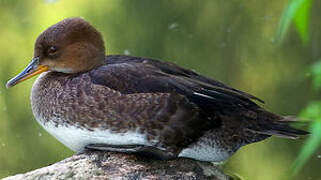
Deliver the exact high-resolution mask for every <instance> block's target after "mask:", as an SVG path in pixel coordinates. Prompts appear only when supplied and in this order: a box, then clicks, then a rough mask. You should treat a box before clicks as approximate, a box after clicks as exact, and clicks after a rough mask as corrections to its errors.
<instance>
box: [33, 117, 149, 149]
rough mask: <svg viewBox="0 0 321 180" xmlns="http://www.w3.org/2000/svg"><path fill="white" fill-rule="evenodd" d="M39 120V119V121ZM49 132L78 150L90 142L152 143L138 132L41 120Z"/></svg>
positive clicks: (70, 147)
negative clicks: (87, 127) (118, 131)
mask: <svg viewBox="0 0 321 180" xmlns="http://www.w3.org/2000/svg"><path fill="white" fill-rule="evenodd" d="M38 122H39V121H38ZM39 123H40V124H41V125H42V126H43V127H44V129H46V131H47V132H49V133H50V134H51V135H52V136H54V137H55V138H56V139H57V140H59V141H60V142H61V143H63V144H64V145H65V146H67V147H68V148H69V149H71V150H73V151H75V152H78V151H81V150H83V149H84V148H85V146H86V145H88V144H110V145H133V144H135V145H150V143H149V142H148V141H147V138H146V136H145V135H144V134H141V133H138V132H133V131H132V132H126V133H113V132H111V131H110V130H102V129H99V128H97V129H94V131H89V130H87V129H85V128H82V129H80V128H76V127H74V126H68V127H66V126H61V125H58V127H56V126H55V125H54V124H53V123H51V122H50V121H49V122H46V123H45V124H43V123H42V122H39Z"/></svg>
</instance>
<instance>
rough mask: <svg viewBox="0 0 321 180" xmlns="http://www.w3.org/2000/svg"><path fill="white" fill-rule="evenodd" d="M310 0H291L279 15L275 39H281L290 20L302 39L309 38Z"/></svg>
mask: <svg viewBox="0 0 321 180" xmlns="http://www.w3.org/2000/svg"><path fill="white" fill-rule="evenodd" d="M311 4H312V0H291V1H290V2H289V5H288V6H287V8H286V10H285V11H284V12H283V14H282V16H281V21H280V24H279V28H278V32H277V39H278V40H283V39H284V37H285V34H286V32H287V30H288V28H289V26H290V23H291V22H294V24H295V27H296V30H297V31H298V33H299V35H300V37H301V39H302V41H303V42H304V43H307V41H308V40H309V33H308V31H309V20H310V18H309V17H310V8H311Z"/></svg>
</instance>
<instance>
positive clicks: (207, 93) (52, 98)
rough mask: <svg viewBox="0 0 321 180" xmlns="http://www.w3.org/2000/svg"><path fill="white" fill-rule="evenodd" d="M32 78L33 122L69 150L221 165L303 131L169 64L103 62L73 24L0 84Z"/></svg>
mask: <svg viewBox="0 0 321 180" xmlns="http://www.w3.org/2000/svg"><path fill="white" fill-rule="evenodd" d="M38 74H40V75H39V77H38V78H37V80H36V81H35V82H34V84H33V86H32V90H31V107H32V112H33V115H34V116H35V119H36V120H37V121H38V123H39V124H40V125H41V126H42V127H43V128H44V129H45V130H46V131H47V132H48V133H49V134H51V135H52V136H54V137H55V138H56V139H57V140H58V141H60V142H61V143H62V144H64V145H65V146H67V147H68V148H69V149H71V150H72V151H74V152H82V151H84V150H101V151H115V152H123V153H138V154H146V155H152V156H155V157H158V158H161V159H165V160H170V159H175V158H189V159H194V160H198V161H206V162H222V161H225V160H226V159H228V158H229V157H230V156H232V155H233V154H234V153H235V152H236V151H237V150H238V149H240V148H241V147H242V146H244V145H247V144H251V143H255V142H258V141H262V140H265V139H267V138H269V137H271V136H279V137H283V138H290V139H296V138H298V137H300V136H303V135H306V134H308V132H307V131H304V130H301V129H297V128H293V127H291V126H290V125H291V124H292V123H293V122H294V120H293V118H289V117H287V116H281V115H277V114H275V113H272V112H269V111H267V110H265V109H264V108H262V107H261V106H260V105H259V103H263V101H262V100H261V99H259V98H257V97H255V96H253V95H251V94H249V93H246V92H243V91H240V90H237V89H235V88H232V87H230V86H227V85H225V84H224V83H222V82H219V81H217V80H214V79H211V78H208V77H205V76H202V75H200V74H198V73H196V72H194V71H192V70H189V69H185V68H183V67H179V66H178V65H176V64H174V63H170V62H165V61H162V60H157V59H152V58H146V57H134V56H125V55H107V56H106V54H105V46H104V40H103V37H102V35H101V33H100V32H99V31H98V30H96V29H95V28H94V27H93V26H92V25H91V24H90V23H89V22H87V21H86V20H84V19H83V18H79V17H74V18H66V19H64V20H62V21H60V22H58V23H56V24H54V25H52V26H51V27H49V28H48V29H46V30H45V31H44V32H42V33H41V34H40V35H39V36H38V38H37V39H36V42H35V46H34V56H33V58H32V60H31V62H30V64H29V65H28V66H27V67H26V68H25V69H24V70H23V71H22V72H21V73H19V74H18V75H17V76H15V77H14V78H12V79H11V80H9V81H8V82H7V84H6V87H7V88H11V87H13V86H15V85H17V84H18V83H20V82H23V81H25V80H27V79H29V78H31V77H34V76H36V75H38Z"/></svg>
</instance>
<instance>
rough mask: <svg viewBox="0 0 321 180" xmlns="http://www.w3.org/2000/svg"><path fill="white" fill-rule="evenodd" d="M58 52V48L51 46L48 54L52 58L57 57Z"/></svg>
mask: <svg viewBox="0 0 321 180" xmlns="http://www.w3.org/2000/svg"><path fill="white" fill-rule="evenodd" d="M56 52H57V48H56V46H50V47H49V49H48V54H49V55H50V56H52V55H55V53H56Z"/></svg>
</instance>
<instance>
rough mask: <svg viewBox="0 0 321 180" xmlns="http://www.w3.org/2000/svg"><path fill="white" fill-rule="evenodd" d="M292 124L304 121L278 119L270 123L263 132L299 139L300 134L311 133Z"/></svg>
mask: <svg viewBox="0 0 321 180" xmlns="http://www.w3.org/2000/svg"><path fill="white" fill-rule="evenodd" d="M292 124H303V123H302V122H292V121H276V122H273V123H271V124H269V125H268V126H267V127H266V128H265V131H262V132H261V133H262V134H266V135H275V136H279V137H283V138H290V139H297V138H299V137H300V136H304V135H307V134H309V132H307V131H304V130H301V129H297V128H294V127H291V126H290V125H292Z"/></svg>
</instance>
